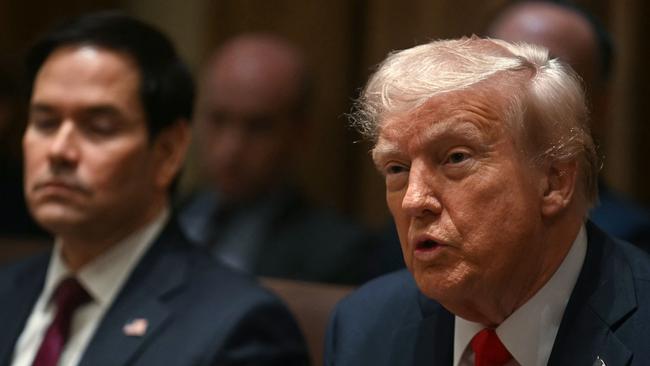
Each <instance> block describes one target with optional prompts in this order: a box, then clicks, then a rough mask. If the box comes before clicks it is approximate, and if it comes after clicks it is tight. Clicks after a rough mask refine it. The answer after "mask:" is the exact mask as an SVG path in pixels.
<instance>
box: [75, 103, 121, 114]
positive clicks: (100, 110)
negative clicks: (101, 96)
mask: <svg viewBox="0 0 650 366" xmlns="http://www.w3.org/2000/svg"><path fill="white" fill-rule="evenodd" d="M82 113H83V114H84V115H109V116H121V115H122V113H121V112H120V111H119V110H118V109H117V108H115V107H113V106H111V105H97V106H91V107H88V108H84V109H83V110H82Z"/></svg>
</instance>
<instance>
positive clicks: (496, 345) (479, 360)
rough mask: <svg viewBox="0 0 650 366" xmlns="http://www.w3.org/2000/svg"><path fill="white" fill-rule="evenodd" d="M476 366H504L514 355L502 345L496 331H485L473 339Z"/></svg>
mask: <svg viewBox="0 0 650 366" xmlns="http://www.w3.org/2000/svg"><path fill="white" fill-rule="evenodd" d="M472 350H474V366H503V365H505V363H506V362H508V361H510V360H511V359H512V355H511V354H510V352H508V350H507V349H506V347H505V346H504V345H503V343H501V341H500V340H499V337H498V336H497V334H496V332H495V331H494V329H488V328H486V329H483V330H482V331H480V332H478V333H477V334H476V335H475V336H474V338H472Z"/></svg>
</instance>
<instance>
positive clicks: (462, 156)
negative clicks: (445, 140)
mask: <svg viewBox="0 0 650 366" xmlns="http://www.w3.org/2000/svg"><path fill="white" fill-rule="evenodd" d="M467 158H469V154H467V153H465V152H461V151H456V152H453V153H451V154H449V156H448V157H447V163H449V164H459V163H462V162H463V161H465V160H467Z"/></svg>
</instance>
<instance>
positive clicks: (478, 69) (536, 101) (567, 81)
mask: <svg viewBox="0 0 650 366" xmlns="http://www.w3.org/2000/svg"><path fill="white" fill-rule="evenodd" d="M464 90H476V91H488V92H490V93H493V92H496V93H498V95H500V96H502V97H503V98H505V100H506V102H507V103H506V105H507V107H506V108H505V110H503V111H499V112H500V113H501V116H500V117H501V118H502V119H503V121H504V122H506V123H507V124H509V126H510V128H511V129H512V133H513V135H514V136H515V143H518V144H519V143H521V144H522V146H523V147H524V150H526V151H527V152H528V153H529V157H530V158H531V159H532V160H533V161H534V162H536V163H544V162H552V161H572V160H575V161H577V162H578V164H579V167H580V172H579V176H578V179H579V180H580V181H581V184H582V188H583V190H582V192H581V193H582V194H583V196H584V198H585V200H586V202H587V203H588V204H593V203H594V202H595V201H596V197H597V194H598V188H597V176H598V170H599V169H600V165H599V159H598V155H597V153H596V148H595V146H594V142H593V139H592V137H591V133H590V131H589V127H588V110H587V106H586V102H585V97H584V91H583V88H582V85H581V81H580V78H579V77H578V76H577V75H576V74H575V73H574V72H573V70H572V69H571V68H570V67H569V66H567V65H565V64H564V63H562V62H560V61H559V60H557V59H551V58H550V57H549V54H548V50H546V49H545V48H543V47H539V46H534V45H529V44H525V43H518V44H512V43H508V42H505V41H501V40H496V39H482V38H478V37H475V36H473V37H471V38H462V39H457V40H439V41H433V42H430V43H427V44H423V45H419V46H416V47H413V48H410V49H407V50H403V51H399V52H393V53H391V54H389V55H388V57H387V58H386V60H384V61H383V62H382V63H381V64H380V65H379V67H378V69H377V71H376V72H375V73H374V74H373V75H372V76H371V77H370V80H369V81H368V83H367V85H366V87H365V88H364V90H363V92H362V93H361V96H360V97H359V99H358V100H357V102H356V105H355V111H354V112H353V113H352V114H351V122H352V125H353V126H355V127H356V128H357V129H358V130H359V131H360V132H361V133H362V134H363V135H365V136H366V137H369V138H371V139H372V140H374V141H376V139H377V137H378V135H379V132H380V129H381V124H382V123H383V122H384V121H386V119H388V118H390V117H392V116H399V115H405V114H408V113H411V112H413V111H416V110H417V109H418V108H419V107H422V106H423V105H424V104H425V103H426V102H427V101H429V100H430V99H431V98H433V97H436V96H439V95H442V94H445V93H451V92H460V91H464Z"/></svg>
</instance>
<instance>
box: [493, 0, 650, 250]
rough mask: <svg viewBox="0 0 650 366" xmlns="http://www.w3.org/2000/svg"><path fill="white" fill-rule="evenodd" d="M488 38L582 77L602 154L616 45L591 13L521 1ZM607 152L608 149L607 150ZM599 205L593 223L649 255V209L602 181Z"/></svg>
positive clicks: (592, 214)
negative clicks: (535, 51) (527, 48)
mask: <svg viewBox="0 0 650 366" xmlns="http://www.w3.org/2000/svg"><path fill="white" fill-rule="evenodd" d="M488 35H489V36H490V37H493V38H499V39H502V40H504V41H508V42H526V43H533V44H537V45H540V46H542V47H545V48H548V50H549V52H550V54H551V55H552V56H553V57H558V58H560V59H561V60H563V61H565V62H566V63H568V64H569V65H571V67H572V68H573V69H574V70H575V71H576V73H578V75H580V78H581V79H582V82H583V85H584V87H585V95H586V97H587V101H588V104H589V105H590V106H591V118H590V121H589V123H590V128H591V131H592V135H593V136H594V140H595V142H596V144H597V145H599V146H600V147H601V149H602V147H603V146H605V145H606V143H607V142H608V141H607V140H608V139H607V136H608V131H609V129H610V125H611V124H612V122H613V121H612V119H611V118H610V117H611V116H610V115H609V113H608V112H609V111H608V109H609V89H610V81H611V78H612V75H611V74H612V69H613V63H614V62H615V56H616V54H615V52H614V45H613V44H612V41H611V39H610V37H609V35H608V34H607V32H606V30H605V29H604V28H603V27H602V26H601V25H600V23H599V22H598V21H597V20H596V18H594V17H593V16H591V15H590V14H589V13H587V12H585V11H583V10H582V9H580V8H578V7H575V6H573V5H569V4H566V3H563V2H557V1H521V2H516V3H514V4H513V5H511V6H509V7H507V8H505V9H504V10H503V11H502V12H501V13H500V14H499V16H498V17H497V18H496V19H495V20H494V21H493V22H492V24H491V25H490V27H489V29H488ZM603 151H604V149H603ZM598 188H599V189H598V204H597V205H595V207H593V208H592V209H591V211H590V212H589V218H590V219H591V220H592V221H593V222H594V223H596V224H597V225H598V226H599V227H601V228H602V229H603V230H604V231H605V232H607V233H608V234H611V235H613V236H615V237H617V238H621V239H624V240H626V241H629V242H630V243H634V244H636V245H639V246H641V247H642V248H644V249H645V250H646V251H647V250H650V214H649V213H648V211H647V209H646V208H645V207H643V206H641V205H639V204H638V203H637V202H634V201H632V200H630V199H628V198H627V197H625V196H624V195H622V194H621V193H620V192H617V191H616V190H614V189H612V188H611V187H609V186H608V185H607V184H605V181H604V177H602V176H601V177H600V181H599V182H598Z"/></svg>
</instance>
